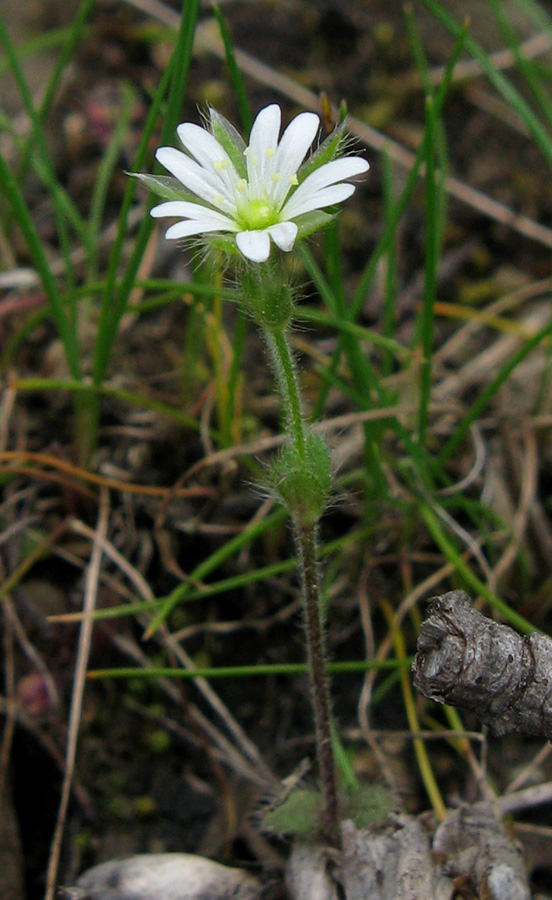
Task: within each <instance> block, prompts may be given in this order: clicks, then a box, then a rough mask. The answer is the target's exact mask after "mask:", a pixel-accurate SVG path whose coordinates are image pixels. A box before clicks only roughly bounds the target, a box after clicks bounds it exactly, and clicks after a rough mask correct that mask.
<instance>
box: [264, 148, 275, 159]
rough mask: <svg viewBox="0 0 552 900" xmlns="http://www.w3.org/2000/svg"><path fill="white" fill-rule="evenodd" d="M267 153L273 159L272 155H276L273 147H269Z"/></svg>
mask: <svg viewBox="0 0 552 900" xmlns="http://www.w3.org/2000/svg"><path fill="white" fill-rule="evenodd" d="M265 153H266V156H268V158H269V159H272V157H273V156H274V149H273V148H272V147H267V149H266V151H265Z"/></svg>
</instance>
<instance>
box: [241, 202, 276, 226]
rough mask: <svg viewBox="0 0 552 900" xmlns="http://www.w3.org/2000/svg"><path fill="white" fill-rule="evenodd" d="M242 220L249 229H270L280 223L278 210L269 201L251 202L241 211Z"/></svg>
mask: <svg viewBox="0 0 552 900" xmlns="http://www.w3.org/2000/svg"><path fill="white" fill-rule="evenodd" d="M240 212H241V216H240V218H241V220H242V221H243V223H244V225H246V227H247V228H248V229H251V230H253V231H254V230H256V229H260V228H268V226H269V225H275V224H276V222H277V221H278V218H277V215H276V210H275V209H274V207H273V206H272V205H271V204H270V202H269V201H268V200H264V199H262V200H261V199H255V200H249V201H248V202H247V203H245V204H244V206H243V208H242V209H241V210H240Z"/></svg>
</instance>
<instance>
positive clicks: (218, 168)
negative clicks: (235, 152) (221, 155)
mask: <svg viewBox="0 0 552 900" xmlns="http://www.w3.org/2000/svg"><path fill="white" fill-rule="evenodd" d="M231 165H232V163H231V162H230V160H229V159H217V161H216V162H215V163H213V168H214V170H215V172H223V171H224V169H227V168H228V167H229V166H231Z"/></svg>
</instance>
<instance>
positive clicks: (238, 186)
mask: <svg viewBox="0 0 552 900" xmlns="http://www.w3.org/2000/svg"><path fill="white" fill-rule="evenodd" d="M246 187H247V181H246V180H245V178H240V179H239V180H238V181H237V182H236V190H238V191H239V192H240V194H244V193H245V189H246Z"/></svg>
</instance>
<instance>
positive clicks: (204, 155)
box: [176, 122, 228, 166]
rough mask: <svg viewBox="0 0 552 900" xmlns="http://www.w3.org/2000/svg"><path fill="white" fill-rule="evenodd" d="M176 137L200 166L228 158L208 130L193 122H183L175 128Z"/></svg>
mask: <svg viewBox="0 0 552 900" xmlns="http://www.w3.org/2000/svg"><path fill="white" fill-rule="evenodd" d="M176 133H177V134H178V137H179V138H180V140H181V141H182V143H183V144H184V146H185V148H186V150H188V151H189V152H190V153H191V154H192V156H195V158H196V159H197V161H198V163H201V165H202V166H205V165H212V164H213V163H215V162H220V161H222V160H228V154H227V153H226V150H225V149H224V147H222V146H221V145H220V144H219V142H218V141H217V139H216V137H214V136H213V135H212V134H211V132H210V131H206V130H205V128H201V127H200V126H199V125H194V123H193V122H184V123H183V124H182V125H179V126H178V128H177V129H176Z"/></svg>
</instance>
